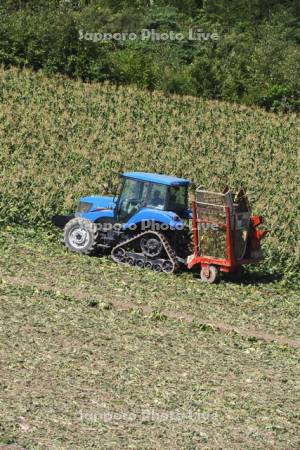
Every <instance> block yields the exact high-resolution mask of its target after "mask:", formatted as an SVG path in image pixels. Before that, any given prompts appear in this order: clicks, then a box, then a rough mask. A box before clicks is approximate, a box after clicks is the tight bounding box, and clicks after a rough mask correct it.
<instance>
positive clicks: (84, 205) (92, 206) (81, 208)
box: [77, 196, 116, 213]
mask: <svg viewBox="0 0 300 450" xmlns="http://www.w3.org/2000/svg"><path fill="white" fill-rule="evenodd" d="M115 206H116V202H115V197H102V196H91V197H82V198H81V199H80V201H79V204H78V208H77V212H81V213H82V212H85V213H86V212H92V211H101V210H102V209H103V210H104V209H114V208H115Z"/></svg>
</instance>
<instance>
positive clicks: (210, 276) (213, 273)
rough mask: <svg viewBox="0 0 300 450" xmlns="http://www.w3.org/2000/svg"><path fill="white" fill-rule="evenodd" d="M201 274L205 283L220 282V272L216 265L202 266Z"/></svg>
mask: <svg viewBox="0 0 300 450" xmlns="http://www.w3.org/2000/svg"><path fill="white" fill-rule="evenodd" d="M200 276H201V281H203V283H209V284H213V283H218V281H219V279H220V272H219V270H218V269H217V267H215V266H209V267H202V269H201V272H200Z"/></svg>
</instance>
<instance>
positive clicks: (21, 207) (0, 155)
mask: <svg viewBox="0 0 300 450" xmlns="http://www.w3.org/2000/svg"><path fill="white" fill-rule="evenodd" d="M0 104H1V108H0V143H1V151H0V166H1V187H0V220H1V221H2V222H6V223H16V222H17V223H19V224H20V223H31V224H34V225H35V226H36V225H37V224H39V223H44V224H45V223H46V224H47V223H48V222H47V221H48V219H49V217H50V216H51V215H52V214H53V213H54V212H56V211H62V210H65V211H70V210H73V209H74V205H75V204H76V202H77V201H78V198H79V197H80V196H81V195H83V194H92V193H95V194H97V193H100V192H101V191H102V190H103V189H104V184H105V182H106V179H107V177H108V176H109V175H112V176H113V181H114V183H115V184H117V173H118V172H120V171H122V170H143V171H153V172H159V173H167V174H170V175H172V174H173V175H177V176H183V177H186V178H190V179H192V180H193V181H194V183H195V185H202V186H205V187H206V188H213V189H223V188H224V186H225V185H229V186H231V187H232V188H233V189H234V188H238V187H239V186H240V185H244V186H246V187H247V188H248V192H249V196H250V199H251V202H252V204H253V205H254V208H255V211H256V212H257V213H259V214H261V215H263V216H264V217H265V219H266V226H267V227H268V228H269V229H270V230H271V232H272V233H271V235H270V236H269V238H268V239H267V242H266V249H267V254H268V258H267V262H266V267H267V268H268V270H269V271H270V270H271V271H272V272H276V271H277V272H284V274H285V277H286V279H291V278H293V277H296V275H297V273H298V270H299V240H298V236H299V232H300V230H299V225H298V222H297V217H298V206H299V191H298V188H297V186H298V181H299V180H298V179H297V178H299V177H297V174H298V166H297V164H298V161H297V155H298V149H299V119H298V117H297V116H296V115H289V116H276V115H272V114H268V113H266V112H264V111H261V110H258V109H257V110H256V109H249V108H246V107H241V106H235V105H232V104H226V103H218V102H209V101H202V100H201V99H195V98H192V97H178V96H170V97H166V96H164V95H162V94H160V93H153V94H151V93H149V92H144V91H141V90H138V89H135V88H133V87H128V88H124V87H115V86H111V85H108V84H93V85H89V84H84V83H82V82H74V81H70V80H68V79H64V78H53V79H51V80H50V79H47V78H45V77H44V76H43V75H42V74H36V73H32V72H30V71H25V72H24V71H17V70H15V69H13V70H9V71H4V70H0Z"/></svg>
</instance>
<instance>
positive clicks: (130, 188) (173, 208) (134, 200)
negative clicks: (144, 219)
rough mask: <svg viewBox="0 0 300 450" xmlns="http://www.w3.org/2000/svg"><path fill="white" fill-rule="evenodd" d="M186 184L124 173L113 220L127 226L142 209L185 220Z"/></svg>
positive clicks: (179, 180) (175, 179) (151, 176)
mask: <svg viewBox="0 0 300 450" xmlns="http://www.w3.org/2000/svg"><path fill="white" fill-rule="evenodd" d="M189 184H190V182H189V181H188V180H184V179H181V178H176V177H170V176H166V175H157V174H150V173H142V172H128V173H124V174H123V175H122V185H121V192H120V194H119V197H118V200H117V203H116V219H117V220H118V221H119V222H121V223H124V222H127V221H128V220H129V219H130V218H131V217H133V216H134V215H135V214H137V213H138V212H140V211H141V210H143V209H144V210H149V209H151V210H157V211H161V212H171V213H174V214H176V215H178V216H179V217H182V218H186V217H188V187H189Z"/></svg>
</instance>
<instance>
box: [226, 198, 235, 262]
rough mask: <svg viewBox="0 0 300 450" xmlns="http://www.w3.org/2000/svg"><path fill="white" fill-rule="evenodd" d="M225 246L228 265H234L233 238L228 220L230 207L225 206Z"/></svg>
mask: <svg viewBox="0 0 300 450" xmlns="http://www.w3.org/2000/svg"><path fill="white" fill-rule="evenodd" d="M225 208H226V228H227V230H226V246H227V260H228V265H229V266H231V267H232V266H234V253H233V239H232V230H231V221H230V208H229V206H226V207H225Z"/></svg>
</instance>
